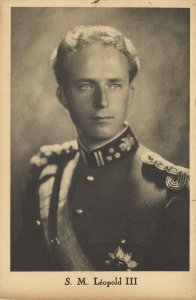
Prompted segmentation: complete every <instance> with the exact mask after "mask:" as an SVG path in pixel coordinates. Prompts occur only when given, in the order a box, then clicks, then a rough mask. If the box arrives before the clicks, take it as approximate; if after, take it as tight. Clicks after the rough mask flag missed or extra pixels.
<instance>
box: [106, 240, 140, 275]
mask: <svg viewBox="0 0 196 300" xmlns="http://www.w3.org/2000/svg"><path fill="white" fill-rule="evenodd" d="M108 257H109V259H108V261H107V262H108V264H109V265H112V266H113V267H114V269H120V270H124V271H131V270H132V269H134V268H136V267H137V265H138V263H137V262H136V261H134V260H133V259H132V253H125V252H124V251H123V250H122V248H121V247H120V246H119V247H117V248H116V249H115V251H114V253H111V252H109V253H108Z"/></svg>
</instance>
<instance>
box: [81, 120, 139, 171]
mask: <svg viewBox="0 0 196 300" xmlns="http://www.w3.org/2000/svg"><path fill="white" fill-rule="evenodd" d="M78 146H79V151H80V153H81V155H82V157H83V160H84V161H85V163H86V164H88V165H90V166H92V167H103V166H105V165H108V164H111V163H113V162H114V161H117V160H120V159H122V158H123V157H126V156H127V155H128V154H129V153H130V152H135V151H136V149H137V147H138V142H137V140H136V138H135V136H134V134H133V133H132V131H131V129H130V127H129V126H126V127H125V128H124V129H123V131H122V132H121V133H120V134H118V135H117V136H115V137H114V138H113V139H112V140H111V141H109V142H108V143H105V144H104V145H101V146H99V147H97V148H95V149H93V150H91V151H87V150H86V149H85V148H84V146H83V145H82V144H81V142H80V141H79V139H78Z"/></svg>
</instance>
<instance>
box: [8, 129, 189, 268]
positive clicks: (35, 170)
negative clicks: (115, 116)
mask: <svg viewBox="0 0 196 300" xmlns="http://www.w3.org/2000/svg"><path fill="white" fill-rule="evenodd" d="M78 145H79V146H78ZM31 164H32V170H31V174H30V178H29V183H28V186H27V192H26V196H25V201H24V207H23V208H24V209H23V212H24V213H23V219H24V226H23V230H22V233H21V235H20V239H19V241H18V245H17V247H16V248H15V250H14V252H13V264H12V269H13V270H42V271H44V270H73V271H74V270H75V271H87V270H98V271H101V270H103V271H113V270H119V271H121V270H126V271H137V270H142V271H145V270H146V271H147V270H148V271H150V270H188V269H189V172H188V169H186V168H183V167H179V166H175V165H174V164H172V163H170V162H168V161H166V160H164V159H163V158H162V157H160V156H159V155H157V154H156V153H154V152H151V151H149V150H148V149H147V148H145V147H144V146H142V145H140V144H139V143H138V142H137V140H136V138H135V136H134V135H133V133H132V132H131V130H130V128H129V127H126V128H125V129H124V130H123V132H121V133H120V134H119V135H118V136H117V137H115V139H113V140H112V141H110V142H108V143H106V144H105V145H102V146H101V147H99V148H96V149H94V150H92V151H91V152H88V151H86V149H85V148H84V147H83V146H82V145H81V144H80V143H78V142H77V141H72V142H68V143H64V144H62V145H53V146H43V147H41V149H40V151H39V153H38V154H37V155H35V156H34V157H33V158H32V159H31Z"/></svg>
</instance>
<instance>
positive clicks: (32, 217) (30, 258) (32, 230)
mask: <svg viewBox="0 0 196 300" xmlns="http://www.w3.org/2000/svg"><path fill="white" fill-rule="evenodd" d="M39 174H40V168H36V169H35V168H32V169H31V170H30V172H29V176H28V179H27V183H26V189H25V193H24V197H23V201H22V222H23V223H22V229H21V232H20V234H19V237H18V239H17V242H16V244H15V245H13V247H12V251H11V270H12V271H41V270H42V271H45V270H50V269H51V266H50V258H49V253H48V250H47V248H46V244H45V239H44V236H43V232H42V229H41V226H40V223H39V199H38V178H39Z"/></svg>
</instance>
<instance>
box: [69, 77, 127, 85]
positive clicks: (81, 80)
mask: <svg viewBox="0 0 196 300" xmlns="http://www.w3.org/2000/svg"><path fill="white" fill-rule="evenodd" d="M106 80H107V81H109V82H111V83H112V82H125V81H124V80H123V79H122V78H108V79H106ZM80 82H90V83H94V84H95V83H96V80H95V79H91V78H79V79H76V80H75V83H80Z"/></svg>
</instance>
